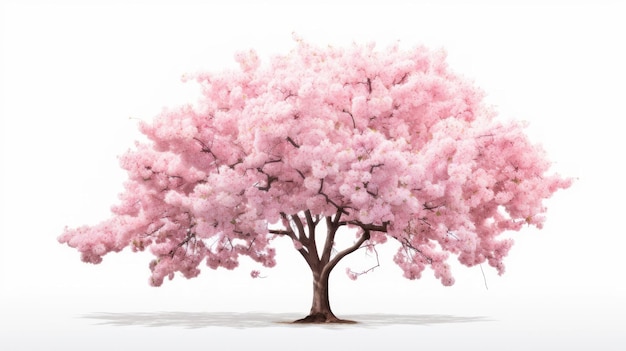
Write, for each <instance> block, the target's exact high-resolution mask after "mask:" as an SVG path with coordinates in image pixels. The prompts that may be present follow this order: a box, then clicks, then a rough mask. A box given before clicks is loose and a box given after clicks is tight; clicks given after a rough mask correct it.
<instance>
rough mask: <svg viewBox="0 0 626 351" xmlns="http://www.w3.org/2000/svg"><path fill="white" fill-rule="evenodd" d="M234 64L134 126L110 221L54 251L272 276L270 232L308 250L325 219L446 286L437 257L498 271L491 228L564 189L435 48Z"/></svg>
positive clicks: (496, 234)
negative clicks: (134, 255) (190, 101)
mask: <svg viewBox="0 0 626 351" xmlns="http://www.w3.org/2000/svg"><path fill="white" fill-rule="evenodd" d="M236 60H237V62H238V63H239V69H234V70H228V71H221V72H215V73H202V74H197V75H195V76H194V77H193V78H195V80H196V81H197V82H198V83H199V84H200V85H201V87H202V96H201V98H200V99H199V101H198V103H196V104H194V105H187V106H182V107H179V108H176V109H170V110H167V111H165V112H163V113H161V114H160V115H159V116H157V117H156V118H155V119H154V120H153V121H152V122H150V123H145V122H144V123H141V124H140V130H141V132H142V133H143V134H145V135H146V136H147V137H148V141H147V142H142V143H137V144H136V147H135V148H134V149H132V150H129V151H128V152H127V153H126V154H124V155H123V156H121V157H120V163H121V166H122V167H123V168H124V169H125V170H126V171H127V172H128V175H129V179H128V181H127V182H126V184H125V188H126V191H125V192H123V193H122V194H121V195H120V203H119V204H118V205H116V206H114V207H113V208H112V212H113V216H112V217H111V218H110V219H108V220H106V221H104V222H102V223H100V224H97V225H95V226H83V227H80V228H66V230H65V232H64V233H63V234H62V235H61V237H60V238H59V240H60V241H61V242H63V243H67V244H68V245H70V246H71V247H74V248H77V249H78V250H79V251H80V252H82V258H83V260H84V261H86V262H91V263H99V262H100V261H101V260H102V256H103V255H104V254H106V253H108V252H111V251H120V250H122V249H123V248H125V247H131V248H132V249H133V250H144V249H145V248H149V250H150V251H151V252H152V253H153V254H154V255H155V256H156V259H155V260H153V261H152V263H151V264H150V269H151V271H152V275H151V283H152V284H153V285H160V284H161V283H162V282H163V279H164V278H165V277H168V276H169V277H170V278H171V277H173V275H174V273H175V272H181V273H182V274H183V275H184V276H186V277H188V278H189V277H195V276H196V275H198V274H199V272H200V270H199V268H198V267H199V264H200V263H201V262H203V261H205V262H206V264H207V265H208V266H209V267H211V268H217V267H225V268H228V269H232V268H234V267H236V266H237V265H238V258H239V257H240V256H242V255H243V256H248V257H250V258H252V259H253V260H255V261H257V262H259V263H260V264H262V265H264V266H267V267H271V266H273V265H274V264H275V251H274V249H273V248H272V245H271V241H272V239H273V238H275V237H276V236H288V237H290V238H291V239H292V240H293V241H294V244H295V245H296V249H298V250H300V251H301V253H303V255H304V253H306V254H309V255H312V253H311V251H312V250H315V249H314V248H313V247H314V245H313V246H311V244H310V242H311V241H314V235H315V234H314V232H315V231H314V228H315V226H314V225H313V226H311V223H313V224H317V223H318V222H320V220H321V219H323V218H326V221H327V224H328V225H330V226H333V225H334V226H336V228H338V227H341V226H346V227H352V228H356V231H357V237H358V238H359V239H358V240H357V244H358V245H361V244H363V242H364V241H366V240H368V241H369V243H371V244H374V245H375V244H382V243H384V242H385V241H386V240H387V239H388V238H393V239H394V240H396V241H398V242H399V243H400V244H402V245H401V247H400V249H399V250H398V252H397V254H396V256H395V258H394V260H395V262H396V263H397V264H398V265H399V266H400V267H401V268H402V269H403V271H404V275H405V277H407V278H410V279H416V278H419V277H420V275H421V273H422V271H423V270H424V269H425V267H427V266H430V267H431V268H432V269H433V270H434V272H435V275H436V277H438V278H439V279H440V280H441V282H442V283H443V284H445V285H450V284H452V283H453V282H454V280H453V277H452V275H451V272H450V269H449V266H448V264H447V263H446V261H447V258H448V256H449V254H454V255H456V256H458V259H459V261H460V262H461V263H463V264H465V265H470V266H471V265H476V264H479V263H482V262H485V261H487V262H488V263H489V264H490V265H491V266H493V267H495V268H496V269H497V270H498V272H500V273H502V272H503V271H504V266H503V263H502V260H503V258H504V257H505V256H506V255H507V252H508V251H509V248H510V247H511V245H512V241H511V240H510V239H501V238H500V234H502V233H503V232H504V231H507V230H519V229H520V228H521V227H522V226H523V225H525V224H529V225H534V226H537V227H539V228H541V226H542V223H543V221H544V216H543V215H544V212H545V210H546V209H545V207H544V205H543V200H544V199H546V198H548V197H550V196H551V194H552V193H554V192H555V191H556V190H557V189H559V188H566V187H568V186H569V185H570V180H569V179H563V178H562V177H560V176H558V175H549V174H547V172H548V170H549V166H550V163H549V161H548V160H547V158H546V156H545V154H544V152H543V151H542V149H541V148H540V147H539V146H538V145H534V144H532V143H531V142H530V141H529V139H528V138H527V137H526V136H525V134H524V133H523V125H522V124H521V123H518V122H506V123H505V122H500V121H498V120H496V119H495V114H494V113H493V111H492V110H490V109H489V108H488V107H486V106H485V105H484V103H483V97H484V94H483V92H482V91H481V90H479V89H478V88H476V87H475V86H474V85H473V84H472V83H471V82H470V81H468V80H467V79H464V78H463V77H461V76H459V75H457V74H455V73H453V72H452V71H451V70H450V69H449V68H448V66H447V65H446V62H445V54H444V53H443V52H441V51H430V50H428V49H426V48H424V47H417V48H414V49H412V50H401V49H400V48H399V47H398V46H393V47H390V48H388V49H386V50H382V51H379V50H376V49H375V47H374V46H373V45H366V46H359V45H353V46H351V47H348V48H336V47H324V48H321V47H317V46H314V45H310V44H308V43H306V42H304V41H301V40H299V41H298V43H297V46H296V48H295V49H294V50H292V51H291V52H289V53H288V54H287V55H284V56H277V57H274V58H272V59H271V60H270V61H269V63H268V64H265V65H264V64H261V61H260V59H259V58H258V57H257V55H256V53H255V52H254V51H248V52H242V53H239V54H237V55H236ZM333 235H334V233H333ZM331 241H332V240H331ZM331 245H332V243H331ZM329 252H330V251H329ZM324 254H325V253H321V256H322V257H319V256H318V258H322V259H323V256H324ZM315 255H316V256H317V255H318V254H317V252H316V253H315ZM329 259H330V258H329V257H327V261H326V262H328V260H329ZM309 264H311V263H310V262H309ZM252 275H253V276H256V275H258V273H256V272H253V273H252ZM353 277H354V275H353Z"/></svg>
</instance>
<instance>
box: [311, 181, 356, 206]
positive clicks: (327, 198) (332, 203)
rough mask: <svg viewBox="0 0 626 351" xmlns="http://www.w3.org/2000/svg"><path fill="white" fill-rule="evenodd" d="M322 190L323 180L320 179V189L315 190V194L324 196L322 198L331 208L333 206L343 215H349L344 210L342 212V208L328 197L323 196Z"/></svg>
mask: <svg viewBox="0 0 626 351" xmlns="http://www.w3.org/2000/svg"><path fill="white" fill-rule="evenodd" d="M323 188H324V179H323V178H322V179H320V188H319V189H318V190H317V193H318V194H320V195H322V196H324V198H325V199H326V203H329V204H331V205H333V206H335V208H337V209H338V210H340V211H341V212H342V213H345V214H349V213H348V212H347V211H346V210H344V208H343V207H341V206H339V205H337V204H336V203H335V202H334V201H333V200H331V199H330V197H328V195H326V194H324V192H322V189H323Z"/></svg>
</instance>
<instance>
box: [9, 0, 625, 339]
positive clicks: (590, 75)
mask: <svg viewBox="0 0 626 351" xmlns="http://www.w3.org/2000/svg"><path fill="white" fill-rule="evenodd" d="M87 3H88V2H87V1H83V2H78V1H77V2H75V3H73V2H68V1H53V2H49V3H48V4H46V2H44V1H41V2H39V3H37V2H29V1H4V2H2V8H0V10H1V13H2V17H1V25H2V27H1V28H2V32H1V34H2V39H1V40H2V41H1V47H0V60H1V62H0V63H1V67H2V71H1V75H0V81H1V86H2V90H1V95H0V104H1V108H2V109H1V119H0V122H1V123H2V124H1V125H0V130H1V148H2V149H1V159H0V160H1V163H0V177H2V178H1V179H0V184H1V187H2V188H1V192H0V198H1V204H2V208H1V211H0V225H1V227H0V228H1V229H0V347H1V348H2V349H5V350H34V349H46V350H54V349H63V350H74V349H76V350H79V349H80V350H83V349H89V350H106V349H114V348H115V349H120V350H123V349H130V348H134V347H141V348H146V349H148V348H151V349H157V350H161V349H163V350H165V349H168V350H169V349H182V347H184V348H188V349H208V348H215V347H218V346H219V347H220V349H250V348H253V347H256V348H260V349H266V348H267V349H269V348H274V349H280V350H282V349H285V350H288V349H292V348H293V347H294V345H300V346H299V349H304V350H307V349H320V348H326V349H338V348H342V347H348V345H351V346H349V347H351V348H352V347H353V348H358V349H361V350H370V349H372V350H374V349H375V350H382V349H384V348H388V347H392V346H401V347H405V348H407V349H416V348H422V347H426V348H429V349H453V348H459V347H469V348H470V349H477V348H479V347H480V348H481V349H484V350H500V349H508V350H517V349H519V350H527V349H530V348H534V349H568V350H589V349H597V350H618V349H619V350H622V349H624V348H626V340H625V339H626V336H625V334H624V332H625V329H626V328H625V327H624V315H625V313H626V301H625V297H624V296H626V288H625V286H626V284H625V282H624V276H625V274H624V268H625V266H626V265H625V263H624V261H623V259H622V257H623V254H622V253H623V252H624V249H625V244H626V240H625V239H624V238H625V237H626V230H625V229H624V218H625V215H624V210H625V206H624V198H625V196H626V191H625V186H624V184H625V182H626V181H625V180H624V179H625V178H624V173H623V162H624V150H626V142H625V139H626V138H624V135H623V132H624V120H625V118H626V112H625V111H626V108H624V101H625V97H626V94H625V93H626V89H625V82H626V69H625V68H624V66H625V63H626V54H625V52H624V49H625V47H624V36H623V33H626V25H625V24H624V23H625V21H624V19H623V15H624V13H626V12H624V11H623V10H624V9H622V8H621V6H620V5H618V4H619V1H614V2H611V1H593V2H592V1H588V2H576V1H574V2H572V1H570V2H564V3H563V4H562V3H560V2H549V1H542V2H537V3H533V2H528V1H524V2H520V4H517V5H513V4H508V5H502V4H500V3H502V2H496V1H494V2H485V1H466V2H461V1H459V2H448V1H430V2H420V1H405V2H401V1H390V0H386V1H378V2H368V1H354V2H352V1H345V2H341V4H337V3H339V1H337V0H335V1H315V2H307V3H306V4H300V3H298V2H296V1H283V2H280V1H271V2H262V1H258V2H253V1H247V2H246V1H229V2H228V5H224V4H221V3H220V4H219V5H217V4H213V2H210V1H204V2H202V3H203V5H199V3H201V2H199V1H198V2H191V1H175V2H174V1H172V2H171V4H169V5H165V4H164V3H163V2H158V1H143V2H142V1H124V2H121V1H120V2H116V1H107V2H104V1H103V2H101V3H100V4H97V5H96V2H93V3H92V4H89V5H87ZM215 3H218V2H215ZM261 3H262V4H261ZM303 3H304V2H303ZM564 4H565V5H564ZM590 4H593V5H590ZM292 32H296V33H298V34H299V35H301V36H302V37H304V38H305V39H306V40H309V41H311V42H314V43H317V44H320V45H326V44H333V45H350V44H351V43H352V42H357V43H366V42H369V41H375V42H376V43H378V44H379V47H381V48H384V47H385V46H386V45H387V44H389V43H392V42H395V41H397V40H400V44H401V47H403V48H407V49H409V48H411V47H412V46H415V45H417V44H425V45H427V46H429V47H432V48H441V47H443V48H445V49H446V50H447V52H448V61H449V63H450V65H451V66H452V67H453V68H454V69H455V70H456V71H458V72H460V73H463V74H465V75H466V76H468V77H470V78H472V79H474V80H475V82H476V84H477V85H478V86H480V87H482V88H483V89H484V90H486V91H487V93H488V100H489V102H490V103H492V104H495V105H496V106H497V107H498V110H499V111H500V115H501V117H502V118H514V119H523V120H527V121H529V122H530V127H529V128H528V133H529V134H530V136H531V137H532V139H533V140H535V141H537V142H540V143H542V144H543V145H544V147H545V149H546V150H547V152H548V154H549V156H550V158H551V159H552V160H554V161H555V163H554V170H555V171H558V172H560V173H562V174H565V175H569V176H572V177H575V178H576V182H575V183H574V185H573V186H572V188H571V189H568V190H566V191H562V192H559V193H557V194H556V195H555V196H554V197H553V198H552V199H550V200H549V201H548V202H547V204H548V207H549V210H548V215H547V217H548V220H547V223H546V226H545V228H544V230H542V231H537V230H534V229H532V228H528V229H525V230H523V231H522V232H520V233H515V235H514V238H516V245H515V246H514V247H513V249H512V252H511V254H510V256H509V257H508V259H507V261H506V263H507V272H506V274H505V275H504V276H501V277H500V276H498V275H497V274H496V273H495V272H494V271H493V270H492V269H490V268H489V267H486V266H485V267H484V269H485V278H486V283H487V286H488V289H487V288H486V287H485V282H484V280H483V275H482V273H481V270H480V268H479V267H474V268H466V267H455V272H456V275H455V277H456V279H457V283H456V285H454V286H453V287H450V288H447V287H443V286H441V285H440V284H439V283H438V282H437V281H436V280H435V279H434V278H432V274H431V272H430V271H427V272H425V274H424V278H423V279H421V280H418V281H408V280H406V279H404V278H402V277H401V273H400V270H399V269H398V268H397V267H395V265H394V263H393V262H392V260H391V256H392V255H393V253H394V248H392V247H390V248H384V249H381V250H380V251H379V254H380V259H381V267H379V268H378V269H376V270H375V271H374V272H373V273H370V274H368V275H366V276H362V277H360V278H359V280H357V281H356V282H352V281H350V280H349V279H348V278H347V276H346V275H345V274H344V270H345V267H346V265H345V264H348V265H350V266H351V267H352V268H355V269H367V268H369V267H370V266H371V265H372V264H374V263H375V259H373V257H371V256H366V255H365V254H364V252H357V253H355V254H353V255H352V256H351V257H348V258H347V259H346V262H345V264H344V265H341V266H340V267H338V268H337V270H336V271H335V273H334V275H333V276H332V280H331V303H332V304H333V306H334V310H335V313H336V314H337V315H339V316H340V317H346V316H348V317H350V315H361V316H360V317H359V316H356V317H357V318H360V319H361V320H364V321H369V322H370V324H367V323H363V324H362V325H361V326H360V327H349V328H339V329H336V328H335V329H333V328H330V329H329V328H323V327H308V328H295V327H288V326H285V325H276V324H272V323H269V324H268V323H266V324H263V323H261V325H264V327H257V326H256V325H253V324H254V323H252V324H251V323H249V321H254V320H260V321H261V322H262V321H264V320H265V319H267V320H289V318H291V317H292V315H293V316H294V317H297V316H303V315H305V314H306V312H307V311H308V308H309V302H310V301H309V300H310V284H311V281H310V276H309V273H308V271H307V268H306V266H305V264H304V262H303V261H302V260H301V258H300V257H299V256H298V255H297V253H296V252H295V251H293V250H290V246H291V244H290V243H282V244H280V245H279V248H278V251H279V254H278V257H277V259H278V266H277V267H276V268H274V269H271V270H263V275H264V276H265V278H263V279H251V278H250V277H249V265H248V264H247V263H246V262H244V267H243V269H238V270H235V271H233V272H230V271H224V270H218V271H212V270H205V272H204V273H203V274H201V275H200V277H198V278H196V279H193V280H186V279H184V278H181V277H177V278H176V279H174V280H173V281H171V282H170V281H166V282H165V283H164V285H163V286H162V287H160V288H151V287H149V286H148V283H147V281H148V275H149V270H148V266H147V265H148V261H149V259H150V258H149V256H147V255H140V254H132V253H130V252H129V251H124V252H122V253H120V254H112V255H109V256H107V257H105V260H104V262H103V263H102V264H101V265H97V266H93V265H87V264H84V263H82V262H80V260H79V254H78V253H77V252H75V251H74V250H72V249H70V248H68V247H66V246H62V245H60V244H58V243H57V241H56V238H57V236H58V235H59V234H60V233H61V232H62V230H63V228H64V226H65V225H69V226H78V225H82V224H95V223H97V222H98V221H100V220H103V219H105V218H107V216H108V214H109V206H110V205H111V204H113V203H115V201H116V196H117V193H119V192H120V191H121V190H122V186H121V184H122V182H123V180H124V179H125V174H124V173H123V172H122V171H121V169H120V168H119V166H118V164H117V156H118V155H119V154H121V153H123V152H124V151H125V150H127V149H128V148H129V147H132V143H133V140H135V139H137V138H139V137H140V136H139V134H138V132H137V131H136V122H137V119H146V120H149V119H150V118H152V117H153V116H154V115H155V114H157V113H158V112H159V111H160V109H161V108H162V107H164V106H174V105H176V104H180V103H185V102H193V101H194V100H195V98H196V96H197V95H195V93H196V90H195V89H196V87H195V86H194V84H193V83H187V84H183V83H181V82H180V77H181V76H182V75H183V74H184V73H187V72H192V73H193V72H196V71H198V70H220V69H222V68H224V67H227V66H231V65H234V61H233V59H232V57H233V54H234V52H235V51H237V50H246V49H249V48H255V49H257V51H258V52H259V54H260V56H261V57H262V58H264V59H267V58H268V57H269V56H270V55H272V54H276V53H285V52H287V51H288V50H290V49H291V48H292V47H293V46H294V42H293V40H292ZM142 312H143V313H147V314H145V315H142V314H141V313H142ZM165 312H171V313H165ZM215 312H229V313H231V314H226V315H225V316H222V317H219V316H220V315H216V314H215ZM232 312H242V313H244V314H242V315H236V314H232ZM251 312H260V314H251ZM106 313H109V314H106ZM282 313H290V314H292V315H282ZM378 314H393V315H404V316H405V321H406V323H403V322H402V320H401V319H400V318H399V317H397V316H396V317H390V316H387V317H385V316H378V317H377V315H378ZM86 315H88V316H86ZM142 316H144V317H145V318H146V319H142V318H143V317H142ZM86 317H93V318H86ZM219 318H222V322H219V323H217V322H215V321H216V320H218V319H219ZM374 318H379V319H382V322H379V323H378V324H377V323H374V322H372V321H373V319H374ZM115 320H117V322H118V324H120V325H112V324H113V323H114V322H115ZM246 320H247V321H248V322H246ZM148 321H151V322H148ZM155 321H156V322H159V321H160V322H159V323H161V325H162V326H160V327H158V328H149V327H148V325H150V324H153V323H155ZM462 322H464V323H462ZM102 323H104V324H102ZM246 323H248V324H246ZM216 324H222V326H216Z"/></svg>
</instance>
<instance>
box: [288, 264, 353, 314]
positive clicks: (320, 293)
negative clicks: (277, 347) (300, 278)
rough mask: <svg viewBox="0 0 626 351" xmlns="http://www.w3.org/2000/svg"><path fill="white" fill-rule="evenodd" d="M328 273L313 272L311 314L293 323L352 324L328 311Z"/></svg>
mask: <svg viewBox="0 0 626 351" xmlns="http://www.w3.org/2000/svg"><path fill="white" fill-rule="evenodd" d="M329 276H330V271H328V272H324V273H320V272H313V301H312V303H311V312H310V313H309V315H308V316H306V317H304V318H302V319H298V320H297V321H295V323H354V322H353V321H348V320H343V319H339V318H337V317H336V316H335V314H333V311H332V310H331V309H330V300H329V296H328V280H329Z"/></svg>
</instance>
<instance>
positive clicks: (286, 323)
mask: <svg viewBox="0 0 626 351" xmlns="http://www.w3.org/2000/svg"><path fill="white" fill-rule="evenodd" d="M302 317H304V315H303V314H296V313H264V312H247V313H231V312H137V313H132V312H130V313H113V312H97V313H90V314H85V315H82V316H81V318H85V319H94V320H98V321H99V322H97V323H96V324H98V325H111V326H143V327H182V328H188V329H196V328H208V327H227V328H267V327H293V328H303V327H310V326H317V327H320V326H321V327H325V328H335V329H337V328H338V329H341V328H354V327H365V328H368V327H369V328H371V327H382V326H393V325H434V324H450V323H474V322H489V321H493V320H492V319H489V318H487V317H482V316H477V317H462V316H451V315H442V314H421V315H398V314H355V315H345V316H344V315H342V316H340V317H341V318H343V319H348V320H352V321H355V322H357V323H355V324H322V325H320V324H313V325H311V324H292V323H291V322H292V321H294V320H296V319H299V318H302Z"/></svg>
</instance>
